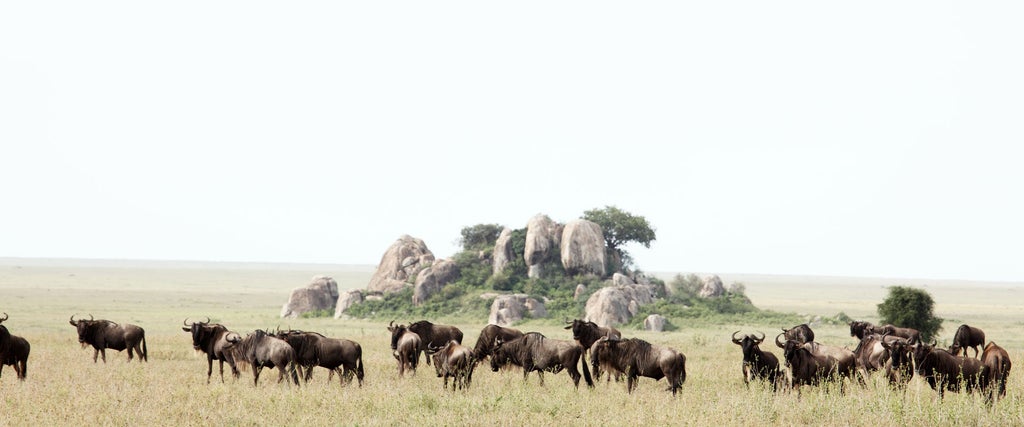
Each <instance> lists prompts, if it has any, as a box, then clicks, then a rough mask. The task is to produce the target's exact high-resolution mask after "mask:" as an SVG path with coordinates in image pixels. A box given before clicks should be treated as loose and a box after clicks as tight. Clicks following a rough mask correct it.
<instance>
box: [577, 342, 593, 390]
mask: <svg viewBox="0 0 1024 427" xmlns="http://www.w3.org/2000/svg"><path fill="white" fill-rule="evenodd" d="M580 361H581V362H583V380H584V381H586V382H587V387H590V388H594V378H593V377H591V376H590V368H587V350H586V349H584V350H583V351H581V352H580ZM595 363H597V361H596V360H595ZM595 366H596V365H595Z"/></svg>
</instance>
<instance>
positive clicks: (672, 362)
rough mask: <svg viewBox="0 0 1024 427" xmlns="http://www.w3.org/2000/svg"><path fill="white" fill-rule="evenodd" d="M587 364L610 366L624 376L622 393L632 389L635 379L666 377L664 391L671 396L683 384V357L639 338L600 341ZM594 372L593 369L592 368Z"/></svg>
mask: <svg viewBox="0 0 1024 427" xmlns="http://www.w3.org/2000/svg"><path fill="white" fill-rule="evenodd" d="M591 357H592V358H593V359H592V360H591V363H593V365H594V366H598V365H599V364H601V363H610V364H611V365H612V366H613V367H614V368H615V369H616V370H617V371H620V372H625V373H626V392H627V393H632V392H633V389H635V388H636V383H637V379H638V377H641V376H643V377H647V378H653V379H654V380H655V381H657V380H660V379H662V378H667V379H668V380H667V381H668V389H669V390H671V391H672V395H673V396H675V395H676V392H678V391H679V389H680V388H682V387H683V383H684V382H686V356H684V355H683V354H682V353H680V352H678V351H676V350H674V349H671V348H668V347H659V346H656V345H652V344H651V343H649V342H647V341H644V340H642V339H639V338H630V339H627V340H612V339H608V338H601V339H599V340H597V342H596V343H594V347H593V352H592V354H591ZM595 369H596V368H595Z"/></svg>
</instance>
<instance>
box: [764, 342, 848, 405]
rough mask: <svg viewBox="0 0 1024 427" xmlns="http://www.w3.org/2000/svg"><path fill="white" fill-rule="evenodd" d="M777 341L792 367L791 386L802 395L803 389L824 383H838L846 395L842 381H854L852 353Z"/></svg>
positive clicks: (807, 344)
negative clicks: (805, 386)
mask: <svg viewBox="0 0 1024 427" xmlns="http://www.w3.org/2000/svg"><path fill="white" fill-rule="evenodd" d="M782 335H783V334H779V335H777V336H776V337H775V345H777V346H778V347H779V348H781V349H782V354H783V357H784V358H785V359H786V365H788V366H789V367H790V374H791V376H792V380H791V386H792V387H793V388H796V389H797V391H799V386H800V385H819V384H821V383H822V382H824V381H833V380H834V381H837V382H838V383H839V390H840V392H842V391H843V382H842V381H843V377H847V378H852V376H853V375H854V373H855V372H856V370H857V361H856V358H855V357H854V355H853V352H851V351H850V350H846V349H842V348H838V347H829V346H825V345H821V344H818V343H816V342H808V343H801V342H800V341H798V340H794V339H787V340H786V342H785V343H783V342H781V341H779V337H781V336H782Z"/></svg>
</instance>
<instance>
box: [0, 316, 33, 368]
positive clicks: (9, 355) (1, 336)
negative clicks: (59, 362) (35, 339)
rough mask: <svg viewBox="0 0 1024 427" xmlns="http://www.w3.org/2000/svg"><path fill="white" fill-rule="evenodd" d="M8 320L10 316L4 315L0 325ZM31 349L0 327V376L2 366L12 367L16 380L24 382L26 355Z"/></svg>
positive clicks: (3, 327) (25, 341) (26, 342)
mask: <svg viewBox="0 0 1024 427" xmlns="http://www.w3.org/2000/svg"><path fill="white" fill-rule="evenodd" d="M8 318H10V316H8V315H7V313H4V318H3V319H0V323H3V322H4V321H5V320H7V319H8ZM31 349H32V347H31V346H30V345H29V344H28V340H26V339H24V338H22V337H19V336H17V335H11V332H10V331H8V330H7V327H6V326H4V325H0V376H2V375H3V373H4V365H11V366H13V367H14V374H15V375H17V377H18V379H19V380H21V381H25V377H26V376H27V375H28V353H29V351H30V350H31Z"/></svg>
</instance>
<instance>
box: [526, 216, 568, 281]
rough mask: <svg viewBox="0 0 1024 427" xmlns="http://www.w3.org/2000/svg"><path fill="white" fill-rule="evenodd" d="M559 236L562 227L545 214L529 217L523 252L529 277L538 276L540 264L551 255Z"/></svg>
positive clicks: (556, 245) (560, 235)
mask: <svg viewBox="0 0 1024 427" xmlns="http://www.w3.org/2000/svg"><path fill="white" fill-rule="evenodd" d="M561 238H562V227H561V226H560V225H558V224H557V223H555V222H554V221H552V220H551V218H548V216H547V215H544V214H537V215H534V217H533V218H530V222H528V223H527V224H526V248H525V250H524V252H523V259H524V260H525V261H526V266H527V275H528V276H529V277H531V278H538V277H540V275H541V265H542V264H543V263H544V261H547V260H548V259H549V258H550V257H551V252H552V250H553V249H554V248H557V247H558V245H559V241H560V240H561Z"/></svg>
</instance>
